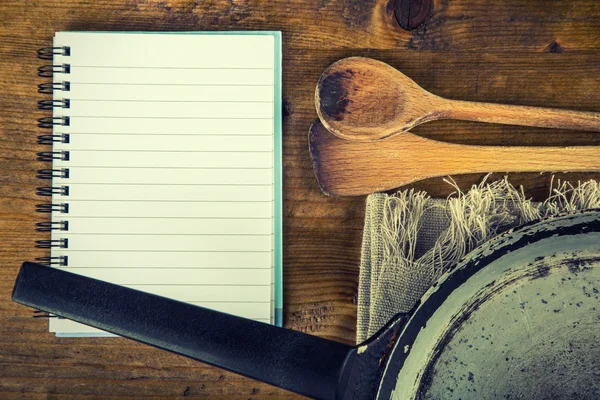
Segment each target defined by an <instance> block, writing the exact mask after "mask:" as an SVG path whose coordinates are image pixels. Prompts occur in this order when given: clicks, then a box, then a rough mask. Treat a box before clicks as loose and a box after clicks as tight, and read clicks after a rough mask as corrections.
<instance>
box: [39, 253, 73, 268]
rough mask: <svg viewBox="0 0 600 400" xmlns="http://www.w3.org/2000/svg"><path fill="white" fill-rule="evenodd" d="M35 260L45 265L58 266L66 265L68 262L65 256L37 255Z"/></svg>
mask: <svg viewBox="0 0 600 400" xmlns="http://www.w3.org/2000/svg"><path fill="white" fill-rule="evenodd" d="M35 261H36V262H38V263H39V264H42V265H46V266H51V265H58V266H59V267H66V266H67V265H68V262H69V260H68V257H67V256H58V257H38V258H36V259H35Z"/></svg>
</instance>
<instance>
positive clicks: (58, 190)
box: [35, 186, 69, 196]
mask: <svg viewBox="0 0 600 400" xmlns="http://www.w3.org/2000/svg"><path fill="white" fill-rule="evenodd" d="M35 194H36V195H38V196H52V195H55V194H60V195H61V196H68V195H69V187H68V186H45V187H39V188H36V189H35Z"/></svg>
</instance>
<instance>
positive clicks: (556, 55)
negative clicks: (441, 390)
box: [0, 0, 600, 400]
mask: <svg viewBox="0 0 600 400" xmlns="http://www.w3.org/2000/svg"><path fill="white" fill-rule="evenodd" d="M411 3H412V4H411ZM428 3H432V9H431V10H430V11H429V12H425V15H426V16H427V17H429V19H428V20H427V21H425V22H424V24H421V25H418V23H419V22H420V21H415V18H414V15H415V14H419V13H418V9H415V7H417V6H418V5H419V4H428ZM408 5H411V6H412V9H411V12H412V13H413V15H412V16H409V15H407V14H406V12H404V13H400V14H399V15H400V20H401V21H402V22H403V25H404V26H405V27H407V28H409V29H412V30H405V29H403V28H402V27H401V26H400V25H399V23H398V19H397V18H396V15H395V13H394V6H395V7H397V8H400V9H401V10H402V9H404V10H406V7H407V6H408ZM403 7H404V8H403ZM409 17H410V18H409ZM416 25H418V26H416ZM228 29H229V30H230V29H236V30H244V29H249V30H257V29H262V30H281V31H282V32H283V42H284V50H283V54H284V68H283V71H284V76H283V79H284V94H283V95H284V110H283V111H284V141H283V143H284V151H283V153H284V168H285V169H284V179H285V182H284V202H285V203H284V218H285V220H284V284H285V287H284V296H285V300H284V306H285V310H284V311H285V316H284V321H285V326H286V327H288V328H291V329H296V330H300V331H303V332H307V333H309V334H313V335H319V336H323V337H327V338H330V339H334V340H338V341H341V342H345V343H353V341H354V339H355V328H356V299H357V283H358V264H359V256H360V243H361V235H362V224H363V215H364V198H363V197H361V198H329V197H326V196H324V195H322V194H321V193H320V192H319V189H318V187H317V184H316V182H315V179H314V176H313V172H312V167H311V162H310V159H309V155H308V149H307V132H308V129H309V127H310V125H311V123H312V122H313V121H314V119H315V118H316V113H315V110H314V103H313V101H314V100H313V99H314V97H313V94H314V87H315V84H316V82H317V79H318V77H319V75H320V73H321V72H322V71H323V70H324V69H325V68H326V67H327V66H328V65H329V64H330V63H332V62H334V61H336V60H338V59H340V58H342V57H346V56H351V55H363V56H369V57H374V58H378V59H381V60H383V61H386V62H388V63H390V64H391V65H393V66H395V67H397V68H399V69H400V70H402V71H403V72H404V73H405V74H406V75H408V76H410V77H411V78H413V79H414V80H415V81H416V82H417V83H419V84H420V85H422V86H423V87H424V88H425V89H427V90H429V91H431V92H433V93H436V94H439V95H442V96H445V97H448V98H454V99H461V100H476V101H492V102H505V103H513V104H524V105H538V106H549V107H564V108H573V109H580V110H590V111H600V51H599V50H600V5H599V4H598V2H597V0H571V1H563V0H543V1H542V0H539V1H521V0H497V1H493V2H491V1H488V0H433V1H420V0H412V1H411V0H406V1H405V0H397V1H395V0H391V1H389V2H388V1H386V0H303V1H300V0H294V1H290V0H275V1H273V0H256V1H251V0H229V1H226V0H204V1H200V0H197V1H194V0H121V1H119V0H110V1H96V2H94V1H91V0H52V1H51V0H27V1H17V0H3V1H2V2H1V3H0V68H1V72H2V74H1V75H0V83H1V91H0V105H1V107H0V181H1V185H0V238H1V245H0V398H1V399H10V398H31V399H54V398H61V399H62V398H65V399H96V398H128V399H129V398H134V397H154V398H160V399H162V398H174V397H201V398H211V399H232V400H235V399H263V398H269V399H291V398H300V396H295V395H293V394H290V393H288V392H285V391H283V390H279V389H276V388H274V387H271V386H269V385H266V384H261V383H258V382H254V381H252V380H250V379H246V378H242V377H240V376H237V375H235V374H232V373H228V372H225V371H222V370H219V369H217V368H212V367H208V366H205V365H203V364H201V363H197V362H194V361H191V360H188V359H186V358H184V357H180V356H176V355H173V354H170V353H167V352H164V351H160V350H156V349H153V348H150V347H148V346H144V345H141V344H137V343H134V342H132V341H129V340H126V339H121V338H119V339H97V338H96V339H65V338H63V339H58V338H56V337H54V335H53V334H50V333H48V332H47V321H46V320H40V319H33V318H32V312H31V310H30V309H27V308H25V307H22V306H19V305H17V304H14V303H12V302H11V300H10V294H11V290H12V286H13V284H14V279H15V276H16V273H17V270H18V268H19V266H20V264H21V262H23V261H25V260H33V259H34V258H35V257H42V256H46V255H47V252H46V251H45V250H39V249H34V247H33V245H34V241H35V240H36V239H44V238H45V235H44V234H43V233H38V232H36V231H35V229H34V225H35V222H37V221H39V220H43V219H45V218H46V217H47V216H45V215H41V214H36V213H35V212H34V207H35V204H37V203H42V202H44V200H45V199H44V198H38V197H36V196H35V188H36V186H39V185H40V182H39V181H38V180H37V179H36V177H35V170H36V169H40V168H44V167H46V165H45V164H44V163H42V162H38V161H35V159H36V152H38V151H42V148H43V147H42V146H40V145H37V144H36V137H37V135H39V134H41V130H40V129H39V128H37V126H36V119H37V118H39V117H41V116H46V115H47V112H43V111H37V109H36V104H37V101H38V100H39V99H41V97H40V95H38V94H37V87H36V86H37V84H38V83H40V82H42V78H38V77H37V67H38V66H39V65H42V64H43V62H42V61H41V60H39V59H37V58H36V50H37V49H38V48H40V47H44V46H49V45H51V43H52V36H53V34H54V32H55V31H60V30H153V31H154V30H163V31H168V30H178V31H179V30H194V31H195V30H228ZM190 51H192V50H191V49H190ZM414 132H415V133H417V134H419V135H423V136H427V137H431V138H436V139H439V140H444V141H449V142H459V143H474V144H496V145H502V144H517V145H524V144H531V145H547V144H555V145H567V144H581V145H600V139H598V135H596V134H593V133H585V132H567V131H549V130H544V129H536V128H517V127H512V126H496V125H483V124H476V123H466V122H449V121H442V122H435V123H430V124H425V125H423V126H421V127H418V128H417V129H415V130H414ZM599 155H600V150H599ZM390 168H401V166H399V165H394V166H390ZM499 176H500V175H499ZM550 176H551V174H549V173H546V174H531V173H530V174H511V175H510V180H511V181H512V182H513V183H515V184H523V185H524V187H525V189H526V192H527V193H528V194H530V195H531V196H534V197H535V198H541V197H543V196H544V195H545V194H546V193H547V191H548V186H549V181H550ZM560 177H561V178H564V179H569V180H574V181H576V180H578V179H588V178H594V179H597V178H600V175H599V174H594V173H586V174H582V173H579V174H562V175H560ZM481 178H482V176H481V175H468V176H460V177H455V179H456V180H457V182H458V183H459V184H460V185H461V186H462V187H468V186H469V185H470V184H473V183H476V182H478V181H479V180H480V179H481ZM412 187H415V188H418V189H423V190H427V191H429V193H430V194H432V195H434V196H446V195H447V194H449V193H450V192H451V188H449V187H448V186H447V185H446V184H444V183H443V182H442V180H441V179H430V180H427V181H423V182H419V183H417V184H414V185H412Z"/></svg>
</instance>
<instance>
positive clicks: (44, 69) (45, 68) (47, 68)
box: [38, 64, 71, 78]
mask: <svg viewBox="0 0 600 400" xmlns="http://www.w3.org/2000/svg"><path fill="white" fill-rule="evenodd" d="M69 73H71V64H61V65H42V66H41V67H38V76H41V77H42V78H52V77H53V76H54V74H69Z"/></svg>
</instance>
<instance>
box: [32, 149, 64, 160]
mask: <svg viewBox="0 0 600 400" xmlns="http://www.w3.org/2000/svg"><path fill="white" fill-rule="evenodd" d="M70 154H71V153H70V152H69V151H68V150H62V151H42V152H41V153H37V160H38V161H52V160H63V161H69V158H70V157H71V156H70Z"/></svg>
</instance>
